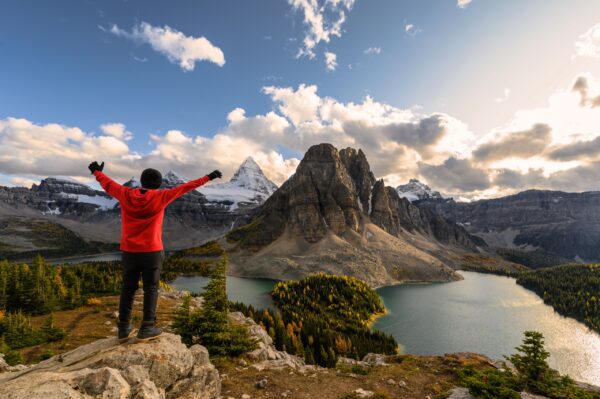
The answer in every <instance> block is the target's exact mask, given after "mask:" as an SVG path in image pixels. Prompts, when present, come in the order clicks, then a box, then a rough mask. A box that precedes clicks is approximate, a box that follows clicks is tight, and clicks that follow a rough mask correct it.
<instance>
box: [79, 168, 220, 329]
mask: <svg viewBox="0 0 600 399" xmlns="http://www.w3.org/2000/svg"><path fill="white" fill-rule="evenodd" d="M89 169H90V171H91V172H92V174H93V175H94V176H95V177H96V180H98V182H99V183H100V185H101V186H102V188H103V189H104V191H106V193H107V194H108V195H110V196H111V197H113V198H115V199H116V200H118V201H119V203H120V204H121V251H122V262H123V286H122V288H121V299H120V302H119V321H118V323H117V325H118V327H119V331H118V337H119V338H120V339H124V338H127V337H129V335H130V334H131V331H132V329H133V327H132V325H131V311H132V307H133V298H134V295H135V291H136V290H137V289H138V281H139V278H140V274H141V276H142V282H143V285H144V318H143V320H142V324H141V327H140V329H139V331H138V334H137V336H138V338H141V339H145V338H151V337H155V336H157V335H159V334H160V333H161V332H162V331H161V330H160V329H159V328H157V327H156V326H155V325H154V324H155V320H156V304H157V301H158V283H159V281H160V268H161V266H162V262H163V260H164V257H165V255H164V251H163V243H162V223H163V218H164V215H165V208H166V206H167V205H169V204H170V203H171V202H173V201H174V200H175V199H177V198H179V197H181V196H182V195H183V194H185V193H187V192H189V191H192V190H194V189H196V188H198V187H200V186H202V185H203V184H205V183H207V182H208V181H209V180H213V179H216V178H220V177H221V172H219V171H218V170H215V171H213V172H211V173H210V174H208V175H206V176H204V177H201V178H199V179H197V180H192V181H190V182H188V183H185V184H182V185H180V186H177V187H173V188H170V189H166V190H159V188H160V186H161V184H162V175H161V174H160V172H159V171H158V170H155V169H146V170H144V171H143V172H142V177H141V179H140V182H141V183H142V187H141V188H129V187H125V186H122V185H120V184H118V183H116V182H115V181H114V180H112V179H111V178H110V177H108V176H106V175H105V174H104V173H102V170H103V169H104V162H102V164H98V162H96V161H94V162H92V163H91V164H90V165H89Z"/></svg>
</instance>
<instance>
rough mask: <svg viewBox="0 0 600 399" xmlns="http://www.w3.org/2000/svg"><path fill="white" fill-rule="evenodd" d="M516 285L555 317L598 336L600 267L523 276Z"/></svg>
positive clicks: (554, 269) (568, 267)
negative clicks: (535, 296) (576, 322)
mask: <svg viewBox="0 0 600 399" xmlns="http://www.w3.org/2000/svg"><path fill="white" fill-rule="evenodd" d="M517 283H518V284H520V285H522V286H523V287H525V288H527V289H530V290H532V291H534V292H535V293H536V294H538V295H539V296H540V297H541V298H542V299H543V300H544V303H546V304H548V305H550V306H552V307H553V308H554V309H555V310H556V311H557V312H558V313H560V314H562V315H565V316H570V317H573V318H575V319H577V320H579V321H581V322H582V323H584V324H585V325H587V326H588V327H590V328H591V329H592V330H595V331H597V332H600V265H563V266H556V267H552V268H548V269H539V270H535V271H529V272H522V273H520V274H519V275H518V277H517Z"/></svg>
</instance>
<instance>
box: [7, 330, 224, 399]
mask: <svg viewBox="0 0 600 399" xmlns="http://www.w3.org/2000/svg"><path fill="white" fill-rule="evenodd" d="M220 393H221V380H220V378H219V372H218V371H217V370H216V369H215V367H214V366H213V365H212V364H211V362H210V360H209V358H208V351H207V350H206V348H204V347H203V346H200V345H194V346H192V347H190V348H187V347H186V346H185V345H184V344H183V343H181V338H180V337H179V336H178V335H174V334H166V333H165V334H162V335H161V336H159V337H158V338H156V339H154V340H150V341H145V342H144V341H140V340H138V339H137V338H130V339H129V340H127V341H125V342H120V341H119V340H117V338H106V339H102V340H98V341H95V342H93V343H91V344H88V345H84V346H80V347H79V348H77V349H74V350H72V351H70V352H67V353H63V354H61V355H58V356H54V357H52V358H50V359H48V360H45V361H43V362H41V363H38V364H37V365H35V366H33V367H31V368H28V369H26V370H23V371H18V372H9V373H2V374H0V397H1V398H4V399H21V398H26V399H37V398H40V399H48V398H73V399H80V398H81V399H82V398H86V399H87V398H103V399H112V398H115V399H117V398H148V399H150V398H165V399H168V398H199V399H216V398H218V397H219V396H220Z"/></svg>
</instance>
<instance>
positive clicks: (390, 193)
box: [233, 143, 475, 248]
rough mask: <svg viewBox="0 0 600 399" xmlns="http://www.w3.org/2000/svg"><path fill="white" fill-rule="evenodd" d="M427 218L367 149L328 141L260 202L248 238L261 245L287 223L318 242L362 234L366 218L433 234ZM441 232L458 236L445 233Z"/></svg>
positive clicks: (397, 229)
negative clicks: (376, 171)
mask: <svg viewBox="0 0 600 399" xmlns="http://www.w3.org/2000/svg"><path fill="white" fill-rule="evenodd" d="M428 220H429V219H427V217H425V216H424V215H423V214H421V213H420V212H419V209H418V208H417V207H415V206H414V205H411V204H410V202H408V201H407V200H406V199H403V198H400V197H399V195H398V193H397V192H396V190H395V189H393V188H392V187H386V186H385V184H384V182H383V180H380V181H376V179H375V177H374V175H373V173H372V172H371V170H370V166H369V163H368V161H367V159H366V156H365V154H364V153H363V151H361V150H356V149H353V148H346V149H342V150H340V151H338V150H337V149H336V148H335V147H334V146H333V145H331V144H327V143H324V144H318V145H314V146H312V147H310V148H309V149H308V151H307V152H306V155H305V156H304V158H303V159H302V161H301V162H300V164H299V165H298V168H297V170H296V173H295V174H294V175H293V176H292V177H290V178H289V179H288V180H287V181H286V182H285V183H284V184H283V185H282V186H281V187H280V188H279V189H278V190H277V191H276V192H275V193H274V194H273V195H272V196H271V197H270V198H269V199H268V200H267V201H266V202H265V203H264V205H263V206H262V207H261V208H260V213H259V215H258V217H257V218H256V223H257V226H258V225H260V228H259V229H258V230H259V231H257V232H256V234H254V235H252V237H245V238H246V240H245V242H246V243H247V244H249V247H252V248H257V247H261V246H264V245H265V244H268V243H270V242H272V241H273V240H275V239H276V238H277V237H279V236H280V235H281V234H283V232H284V230H285V229H286V228H287V229H289V230H290V231H291V232H292V233H293V234H294V235H296V236H299V237H302V238H303V239H304V240H305V241H306V242H309V243H316V242H318V241H320V240H321V239H322V238H323V237H325V236H326V235H327V233H328V232H333V233H334V234H336V235H338V236H343V235H344V234H345V233H347V232H350V231H351V232H354V233H358V234H362V233H363V232H364V225H365V223H368V222H372V223H374V224H375V225H377V226H378V227H380V228H381V229H383V230H384V231H386V232H387V233H388V234H391V235H394V236H397V235H399V234H400V233H401V232H402V231H403V230H406V231H411V232H413V231H415V232H417V231H418V232H421V233H425V234H434V232H433V229H434V227H431V226H428V225H427V223H428ZM453 227H455V228H456V229H457V230H460V231H457V232H456V234H455V236H461V234H462V235H464V237H465V240H464V242H468V241H469V240H468V236H469V235H468V234H467V233H466V232H465V231H464V230H462V229H461V228H460V227H458V226H454V225H453ZM233 234H234V235H235V234H237V233H235V232H234V233H233ZM438 238H439V239H440V240H450V241H452V240H454V239H453V238H452V237H444V236H443V235H440V236H439V237H438ZM473 247H475V245H473Z"/></svg>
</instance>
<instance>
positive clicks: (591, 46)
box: [573, 23, 600, 58]
mask: <svg viewBox="0 0 600 399" xmlns="http://www.w3.org/2000/svg"><path fill="white" fill-rule="evenodd" d="M573 56H574V57H576V56H584V57H593V58H600V23H597V24H596V25H594V26H592V27H591V28H590V29H588V31H587V32H585V33H584V34H582V35H581V36H579V38H578V39H577V41H576V42H575V54H574V55H573Z"/></svg>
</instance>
